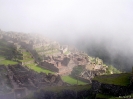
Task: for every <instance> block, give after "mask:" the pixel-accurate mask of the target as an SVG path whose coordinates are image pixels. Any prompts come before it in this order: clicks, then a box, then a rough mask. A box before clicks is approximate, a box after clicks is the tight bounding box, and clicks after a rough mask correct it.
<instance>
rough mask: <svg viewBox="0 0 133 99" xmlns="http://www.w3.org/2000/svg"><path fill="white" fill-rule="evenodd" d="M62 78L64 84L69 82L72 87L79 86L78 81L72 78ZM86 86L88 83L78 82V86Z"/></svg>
mask: <svg viewBox="0 0 133 99" xmlns="http://www.w3.org/2000/svg"><path fill="white" fill-rule="evenodd" d="M61 78H62V80H63V81H64V82H67V83H69V84H72V85H74V84H77V79H75V78H73V77H71V76H62V77H61ZM85 84H87V83H85V82H82V81H79V80H78V85H85Z"/></svg>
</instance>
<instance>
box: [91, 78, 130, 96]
mask: <svg viewBox="0 0 133 99" xmlns="http://www.w3.org/2000/svg"><path fill="white" fill-rule="evenodd" d="M91 90H92V92H93V94H97V93H102V94H106V95H112V96H126V95H129V94H131V89H130V86H120V85H114V84H104V83H100V82H98V81H95V80H92V87H91Z"/></svg>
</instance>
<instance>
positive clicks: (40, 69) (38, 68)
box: [27, 64, 54, 74]
mask: <svg viewBox="0 0 133 99" xmlns="http://www.w3.org/2000/svg"><path fill="white" fill-rule="evenodd" d="M27 67H28V68H30V69H32V70H34V71H36V72H38V73H40V72H44V73H47V74H48V73H52V74H54V72H52V71H50V70H47V69H43V68H41V67H39V66H37V65H36V64H27Z"/></svg>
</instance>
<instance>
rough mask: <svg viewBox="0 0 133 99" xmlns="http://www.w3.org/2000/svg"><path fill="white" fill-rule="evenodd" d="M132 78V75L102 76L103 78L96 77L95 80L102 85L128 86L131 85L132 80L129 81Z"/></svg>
mask: <svg viewBox="0 0 133 99" xmlns="http://www.w3.org/2000/svg"><path fill="white" fill-rule="evenodd" d="M130 76H131V74H130V73H121V74H112V75H102V76H95V78H94V79H93V80H97V81H99V82H101V83H106V84H114V85H121V86H127V85H129V84H130V79H129V78H130Z"/></svg>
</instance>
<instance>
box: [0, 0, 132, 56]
mask: <svg viewBox="0 0 133 99" xmlns="http://www.w3.org/2000/svg"><path fill="white" fill-rule="evenodd" d="M0 28H1V30H3V31H18V32H26V33H42V34H44V35H45V36H47V37H50V38H52V39H55V40H58V41H60V42H63V43H66V44H70V43H71V44H77V42H79V41H80V42H81V44H82V45H85V46H88V44H90V42H91V43H94V42H96V44H101V42H104V44H107V46H106V48H107V50H109V52H111V51H116V52H117V51H120V52H122V53H123V52H124V53H126V54H129V53H128V52H130V53H133V52H132V50H133V45H132V43H133V1H132V0H0ZM82 42H83V43H82ZM77 46H80V45H77ZM85 50H86V49H85Z"/></svg>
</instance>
